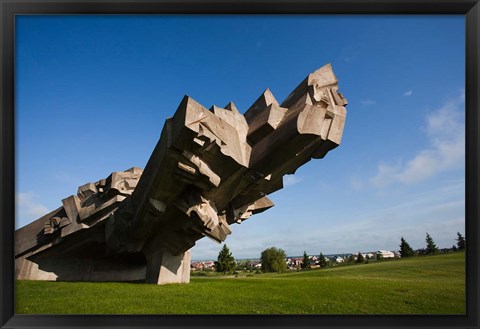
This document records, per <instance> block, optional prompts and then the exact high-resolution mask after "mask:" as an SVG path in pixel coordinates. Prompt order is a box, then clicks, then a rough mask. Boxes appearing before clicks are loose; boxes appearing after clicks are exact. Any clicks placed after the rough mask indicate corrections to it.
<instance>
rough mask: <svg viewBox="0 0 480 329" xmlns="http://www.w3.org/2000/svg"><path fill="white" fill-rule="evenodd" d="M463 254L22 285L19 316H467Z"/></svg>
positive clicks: (17, 294)
mask: <svg viewBox="0 0 480 329" xmlns="http://www.w3.org/2000/svg"><path fill="white" fill-rule="evenodd" d="M464 309H465V254H464V253H453V254H446V255H437V256H425V257H414V258H409V259H402V260H397V261H384V262H376V263H370V264H362V265H354V266H342V267H336V268H331V269H322V270H311V271H305V272H291V273H285V274H261V275H254V276H248V277H247V276H244V277H242V276H240V277H236V278H235V277H211V278H210V277H192V278H191V283H190V284H174V285H164V286H157V285H150V284H133V283H90V282H88V283H85V282H41V281H19V282H17V286H16V310H15V313H17V314H75V313H76V314H464Z"/></svg>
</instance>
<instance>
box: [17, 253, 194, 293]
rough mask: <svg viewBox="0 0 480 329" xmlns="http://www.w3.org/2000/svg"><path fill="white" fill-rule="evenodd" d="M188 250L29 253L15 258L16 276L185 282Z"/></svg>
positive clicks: (162, 282) (112, 280)
mask: <svg viewBox="0 0 480 329" xmlns="http://www.w3.org/2000/svg"><path fill="white" fill-rule="evenodd" d="M190 259H191V256H190V252H189V251H187V252H185V253H183V254H180V255H178V256H174V255H172V254H171V253H169V252H168V251H166V250H162V251H158V252H155V253H153V254H150V255H148V256H145V257H144V259H143V261H142V262H138V261H136V262H131V261H128V260H125V259H121V258H117V257H98V258H86V257H85V258H84V257H76V258H72V257H69V258H66V257H58V258H57V257H55V258H54V257H47V256H44V255H30V256H27V257H20V258H17V259H16V260H15V270H16V278H17V280H41V281H89V282H144V283H152V284H159V285H160V284H168V283H189V282H190Z"/></svg>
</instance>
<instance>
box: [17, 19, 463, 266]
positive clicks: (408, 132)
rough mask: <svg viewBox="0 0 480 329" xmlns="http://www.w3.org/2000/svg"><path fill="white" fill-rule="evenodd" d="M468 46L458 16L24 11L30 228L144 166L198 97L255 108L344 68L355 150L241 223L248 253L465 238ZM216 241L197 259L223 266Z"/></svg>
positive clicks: (20, 199)
mask: <svg viewBox="0 0 480 329" xmlns="http://www.w3.org/2000/svg"><path fill="white" fill-rule="evenodd" d="M464 49H465V40H464V17H463V16H461V15H458V16H453V15H450V16H432V15H431V16H418V15H416V16H352V15H345V16H322V15H311V16H272V15H271V16H262V15H259V16H201V15H200V16H199V15H197V16H162V15H158V16H156V15H151V16H102V15H98V16H17V18H16V55H15V60H16V64H15V65H16V66H15V69H16V75H15V78H16V82H15V83H16V85H15V93H16V96H15V102H16V194H17V195H16V200H17V208H16V209H17V213H16V226H17V227H21V226H24V225H26V224H27V223H29V222H31V221H33V220H35V219H37V218H38V217H40V216H41V215H43V214H45V213H46V212H47V211H49V210H53V209H55V208H57V207H59V206H60V205H61V199H63V198H65V197H67V196H69V195H71V194H75V193H76V191H77V188H78V186H80V185H83V184H84V183H87V182H94V181H97V180H99V179H101V178H105V177H107V176H108V175H109V174H110V173H111V172H113V171H122V170H126V169H128V168H130V167H132V166H138V167H144V166H145V164H146V162H147V160H148V158H149V156H150V154H151V152H152V151H153V148H154V146H155V145H156V143H157V141H158V139H159V136H160V132H161V130H162V127H163V124H164V121H165V119H166V118H167V117H169V116H172V115H173V113H174V112H175V110H176V109H177V107H178V104H179V103H180V101H181V99H182V97H183V95H185V94H187V95H189V96H191V97H193V98H194V99H195V100H197V101H198V102H199V103H201V104H203V105H204V106H205V107H207V108H209V107H210V106H211V105H213V104H215V105H218V106H224V105H226V104H227V103H228V102H229V101H233V102H234V103H235V104H236V106H237V107H238V108H239V110H240V111H241V112H243V111H245V110H246V109H247V108H248V107H249V106H250V105H251V103H253V102H254V101H255V100H256V99H257V97H258V96H259V95H260V94H261V93H262V92H263V91H264V90H265V89H266V88H267V87H268V88H270V90H271V91H272V92H273V94H274V95H275V97H276V98H277V99H278V100H279V101H280V102H281V101H282V100H283V99H284V98H285V97H286V96H287V95H288V94H289V93H290V91H292V90H293V88H294V87H296V86H297V84H298V83H299V82H300V81H301V80H303V79H304V78H305V77H306V76H307V75H308V74H309V73H311V72H313V71H314V70H316V69H317V68H319V67H321V66H323V65H324V64H326V63H331V64H332V66H333V69H334V72H335V74H336V75H337V78H338V80H339V91H341V92H342V93H343V94H344V96H345V97H346V98H347V99H348V101H349V105H348V106H347V121H346V125H345V130H344V135H343V139H342V144H341V145H340V146H339V147H338V148H336V149H334V150H333V151H331V152H330V153H329V154H328V155H327V156H326V157H325V158H324V159H321V160H312V161H310V162H309V163H308V164H306V165H305V166H303V167H301V168H300V169H299V170H298V171H297V172H296V173H295V175H290V176H287V177H285V179H284V182H285V184H284V185H285V187H284V189H283V190H281V191H278V192H275V193H273V194H271V195H270V199H272V200H273V202H275V204H276V206H275V207H274V208H272V209H270V210H268V211H266V212H264V213H262V214H259V215H255V216H252V217H251V218H249V219H248V220H247V221H245V222H243V223H242V224H241V225H236V224H235V225H233V226H232V229H233V233H232V235H231V236H229V237H228V238H227V240H226V244H227V245H228V247H229V248H230V250H231V251H232V253H233V255H234V256H235V257H237V258H255V257H259V255H260V253H261V251H262V250H264V249H265V248H268V247H271V246H276V247H279V248H283V249H284V250H285V251H286V252H287V254H288V255H301V254H302V253H303V251H304V250H305V251H307V253H309V254H319V253H320V252H323V253H324V254H329V253H343V252H345V253H349V252H358V251H362V252H365V251H374V250H379V249H390V250H397V249H398V245H399V242H400V237H401V236H403V237H404V238H405V239H406V240H407V241H408V242H409V243H410V245H411V246H412V247H413V248H422V247H424V246H425V233H426V232H428V233H429V234H430V235H431V236H432V237H433V239H434V241H435V242H436V244H437V246H439V247H451V246H452V245H453V244H455V237H456V233H457V231H458V232H460V233H462V234H464V232H465V224H464V219H465V192H464V191H465V178H464V177H465V161H464V144H465V137H464V136H465V131H464V123H465V118H464V117H465V109H464V107H465V105H464V96H463V95H464V88H465V86H464V80H465V79H464V77H465V62H464V58H465V53H464ZM220 249H221V245H218V244H216V243H214V242H213V241H211V240H209V239H202V240H200V241H198V242H197V245H196V246H195V247H194V248H193V249H192V257H193V258H194V259H209V258H210V259H211V258H216V256H217V255H218V252H219V251H220Z"/></svg>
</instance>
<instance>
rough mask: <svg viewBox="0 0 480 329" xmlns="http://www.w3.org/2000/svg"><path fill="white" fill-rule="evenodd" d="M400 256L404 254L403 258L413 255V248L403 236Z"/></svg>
mask: <svg viewBox="0 0 480 329" xmlns="http://www.w3.org/2000/svg"><path fill="white" fill-rule="evenodd" d="M400 256H402V258H403V257H410V256H413V249H412V247H410V245H409V244H408V242H407V240H405V239H404V238H403V236H402V238H401V239H400Z"/></svg>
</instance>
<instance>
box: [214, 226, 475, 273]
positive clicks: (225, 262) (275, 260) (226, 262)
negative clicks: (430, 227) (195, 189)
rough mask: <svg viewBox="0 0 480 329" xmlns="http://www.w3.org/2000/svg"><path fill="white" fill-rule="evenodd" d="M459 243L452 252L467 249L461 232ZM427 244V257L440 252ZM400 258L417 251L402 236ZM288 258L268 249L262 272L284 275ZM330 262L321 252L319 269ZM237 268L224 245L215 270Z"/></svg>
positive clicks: (427, 240)
mask: <svg viewBox="0 0 480 329" xmlns="http://www.w3.org/2000/svg"><path fill="white" fill-rule="evenodd" d="M455 240H456V241H457V243H456V245H453V246H452V250H454V251H463V250H465V249H466V241H465V238H464V237H463V236H462V235H461V234H460V232H457V238H456V239H455ZM425 243H426V248H425V249H424V254H427V255H433V254H436V253H438V252H439V249H438V247H437V246H436V244H435V242H434V241H433V238H432V237H431V236H430V234H428V232H427V233H426V237H425ZM399 247H400V250H399V252H400V256H401V257H402V258H405V257H411V256H414V255H415V251H414V250H413V249H412V247H411V246H410V244H409V243H408V242H407V240H405V238H404V237H403V236H402V237H401V238H400V246H399ZM286 258H287V255H286V253H285V251H284V250H283V249H280V248H276V247H271V248H267V249H265V250H264V251H262V253H261V255H260V262H261V265H262V266H261V270H262V272H277V273H283V272H285V271H286V270H287V263H286ZM380 259H381V255H377V260H380ZM366 261H368V259H365V257H364V256H363V255H362V253H360V252H359V253H358V254H357V255H356V257H355V256H354V255H353V254H352V255H350V257H349V258H348V259H347V262H350V263H363V262H366ZM328 263H329V262H328V261H327V258H326V257H325V256H324V255H323V253H321V252H320V255H319V257H318V263H317V264H318V265H319V267H321V268H323V267H327V266H328ZM235 267H236V262H235V258H234V257H233V255H232V253H231V252H230V250H229V249H228V247H227V245H226V244H225V245H223V247H222V249H221V250H220V252H219V254H218V257H217V261H216V262H215V270H216V271H217V272H221V273H224V274H227V273H233V272H234V271H235ZM300 267H301V268H302V269H306V268H309V267H310V258H309V256H308V255H307V252H306V251H304V252H303V259H302V263H301V266H300Z"/></svg>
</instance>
